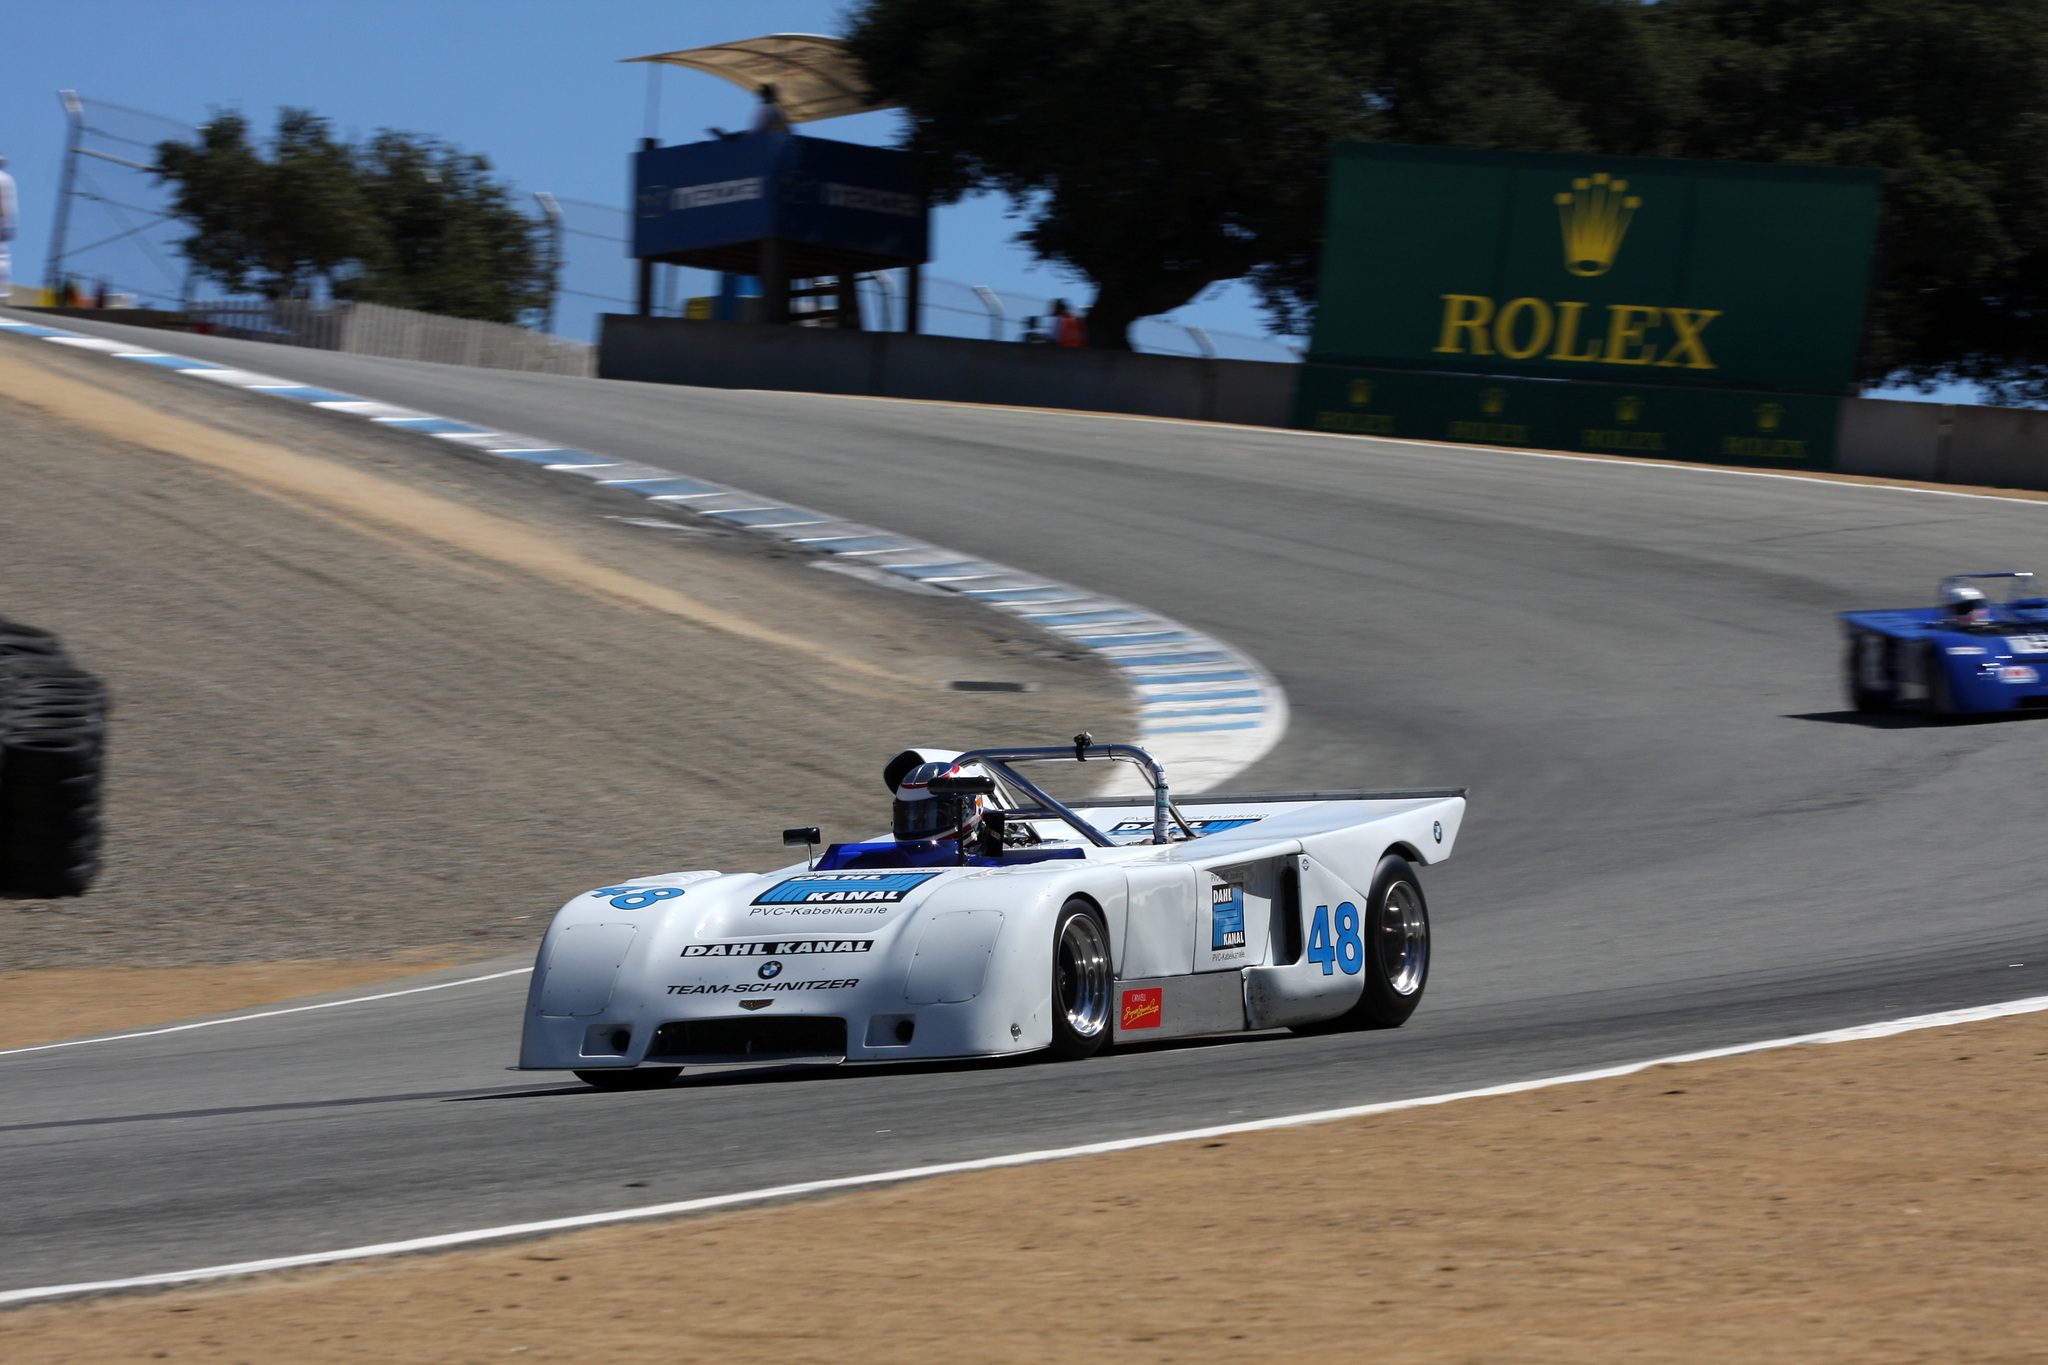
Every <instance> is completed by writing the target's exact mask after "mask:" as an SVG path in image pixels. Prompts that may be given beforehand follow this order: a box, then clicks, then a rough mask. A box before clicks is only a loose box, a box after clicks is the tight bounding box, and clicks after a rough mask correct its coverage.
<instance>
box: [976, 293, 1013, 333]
mask: <svg viewBox="0 0 2048 1365" xmlns="http://www.w3.org/2000/svg"><path fill="white" fill-rule="evenodd" d="M974 292H975V293H977V294H979V295H981V306H982V307H984V308H986V309H988V339H989V340H990V341H1001V340H1002V339H1003V322H1004V321H1005V320H1006V319H1007V317H1008V316H1009V315H1008V314H1007V313H1005V312H1004V311H1003V301H1002V300H1001V299H999V298H997V297H996V291H995V290H993V289H991V288H989V287H988V286H987V285H985V284H977V285H975V286H974Z"/></svg>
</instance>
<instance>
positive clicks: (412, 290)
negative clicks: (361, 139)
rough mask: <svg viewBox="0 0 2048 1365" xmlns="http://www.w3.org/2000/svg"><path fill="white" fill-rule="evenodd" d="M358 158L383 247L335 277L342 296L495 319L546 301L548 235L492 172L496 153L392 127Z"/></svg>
mask: <svg viewBox="0 0 2048 1365" xmlns="http://www.w3.org/2000/svg"><path fill="white" fill-rule="evenodd" d="M356 166H357V173H358V176H359V183H360V185H361V187H362V195H363V199H364V202H365V203H366V204H367V206H368V208H369V211H370V214H371V217H372V218H373V220H374V221H375V223H376V225H377V248H376V249H375V250H374V251H371V252H369V253H366V254H365V256H364V258H363V260H362V262H361V266H360V273H359V274H357V275H355V276H352V277H350V278H347V279H344V280H341V281H339V282H338V283H337V286H336V291H335V292H336V293H337V294H338V295H339V296H340V297H343V298H351V299H361V300H363V301H365V302H368V303H386V304H390V305H392V306H393V307H398V308H417V309H419V310H421V311H422V312H428V313H441V314H445V315H446V316H449V317H458V318H484V319H487V320H489V321H492V322H513V321H516V320H517V319H518V317H519V315H520V314H521V313H523V312H525V311H527V310H529V309H535V308H545V307H546V306H547V301H548V293H549V291H550V289H551V287H552V283H551V280H550V279H549V270H550V266H549V264H548V261H549V255H548V252H547V249H546V245H545V237H544V235H543V233H542V231H541V230H540V229H539V228H538V227H537V225H536V224H535V223H534V222H533V220H532V219H529V218H528V217H526V216H525V215H524V214H522V213H520V212H519V211H518V210H517V209H516V208H514V207H513V206H512V199H511V195H510V193H509V192H508V191H507V189H506V188H505V186H503V185H500V184H498V183H496V182H495V181H493V180H491V179H490V169H491V166H490V162H488V161H486V160H485V159H484V158H483V157H481V156H474V155H470V154H468V153H464V152H460V151H457V150H456V149H455V148H453V147H450V146H447V145H446V144H444V143H439V142H435V141H433V140H431V139H427V138H421V137H417V136H414V135H413V134H410V133H397V132H392V131H390V130H388V129H387V130H385V131H382V132H380V133H378V134H377V135H376V136H375V137H374V138H372V139H371V140H370V142H369V144H368V145H367V146H365V147H363V148H362V149H360V150H359V152H358V153H357V157H356Z"/></svg>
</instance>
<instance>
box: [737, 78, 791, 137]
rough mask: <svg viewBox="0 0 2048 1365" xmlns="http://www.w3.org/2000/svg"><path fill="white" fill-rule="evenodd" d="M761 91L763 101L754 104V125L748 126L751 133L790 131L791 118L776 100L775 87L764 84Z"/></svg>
mask: <svg viewBox="0 0 2048 1365" xmlns="http://www.w3.org/2000/svg"><path fill="white" fill-rule="evenodd" d="M759 93H760V96H761V102H760V103H759V104H758V105H756V106H754V122H753V126H752V127H750V128H748V129H747V131H748V132H750V133H786V132H788V131H789V119H788V117H787V116H786V115H784V114H783V112H782V106H781V105H779V104H777V103H776V102H775V87H774V86H772V85H764V86H762V87H761V89H760V91H759Z"/></svg>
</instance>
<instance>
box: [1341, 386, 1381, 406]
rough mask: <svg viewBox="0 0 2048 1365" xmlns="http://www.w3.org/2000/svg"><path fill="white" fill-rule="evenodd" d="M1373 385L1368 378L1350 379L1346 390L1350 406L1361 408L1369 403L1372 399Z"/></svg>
mask: <svg viewBox="0 0 2048 1365" xmlns="http://www.w3.org/2000/svg"><path fill="white" fill-rule="evenodd" d="M1374 387H1375V385H1374V384H1373V382H1372V381H1371V380H1370V379H1354V380H1352V381H1351V384H1350V387H1349V388H1348V389H1347V390H1346V392H1347V393H1348V394H1349V396H1350V398H1351V406H1353V407H1355V408H1362V407H1364V406H1365V405H1366V404H1367V403H1370V402H1371V401H1372V391H1373V389H1374Z"/></svg>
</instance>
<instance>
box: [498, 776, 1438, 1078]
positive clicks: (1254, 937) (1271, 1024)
mask: <svg viewBox="0 0 2048 1365" xmlns="http://www.w3.org/2000/svg"><path fill="white" fill-rule="evenodd" d="M1105 759H1106V760H1113V761H1122V762H1128V763H1132V764H1135V765H1137V766H1138V768H1139V769H1140V770H1142V772H1143V773H1144V775H1145V778H1146V781H1147V784H1148V785H1149V786H1150V787H1151V788H1152V797H1151V799H1150V800H1149V801H1143V800H1140V801H1137V802H1133V801H1131V800H1128V799H1106V800H1105V799H1097V800H1077V801H1068V802H1061V801H1058V800H1055V799H1054V798H1053V797H1052V796H1050V795H1048V794H1047V793H1046V792H1044V791H1043V790H1041V789H1040V788H1039V787H1038V786H1037V785H1036V784H1034V783H1032V782H1031V781H1029V780H1028V779H1026V778H1025V777H1024V776H1022V775H1021V774H1020V773H1019V772H1018V771H1017V769H1018V767H1020V766H1022V765H1025V764H1032V763H1044V762H1053V761H1064V762H1088V761H1091V760H1105ZM884 780H885V781H886V782H887V783H888V785H889V787H890V789H891V790H892V792H893V793H894V794H895V796H896V803H895V814H896V819H895V823H894V829H893V831H892V833H893V837H891V838H888V839H877V840H873V841H870V842H865V843H858V844H834V845H832V846H831V847H830V848H828V849H827V850H826V852H825V854H824V856H823V857H822V858H812V859H807V860H806V861H804V862H801V863H795V864H792V865H791V866H789V867H785V868H782V869H781V870H779V871H776V872H769V873H759V874H757V873H750V872H747V873H719V872H672V873H667V874H664V875H662V876H658V877H639V878H635V879H634V880H632V881H628V882H622V883H619V884H618V885H615V886H605V887H600V888H598V889H597V890H595V891H590V892H586V893H584V894H582V895H579V896H577V897H576V898H574V899H573V900H571V901H570V902H569V903H568V904H567V905H565V906H563V907H562V909H561V910H560V911H559V912H558V913H557V914H556V915H555V919H554V922H553V923H552V924H551V925H549V926H548V932H547V936H546V938H545V939H544V940H543V941H542V943H541V947H540V954H539V956H538V958H537V959H536V960H535V963H534V973H533V984H532V987H531V989H530V991H529V993H528V995H527V1001H526V1023H525V1036H524V1039H523V1042H522V1046H521V1049H520V1058H519V1065H520V1066H521V1068H523V1069H528V1070H568V1071H574V1072H575V1073H576V1074H577V1075H578V1076H579V1077H581V1078H582V1079H583V1080H585V1081H587V1082H589V1083H590V1084H592V1085H596V1086H601V1087H605V1088H614V1089H624V1088H638V1087H641V1086H651V1085H661V1084H665V1083H667V1082H668V1081H670V1080H672V1079H674V1077H675V1076H676V1075H677V1073H678V1072H679V1071H681V1070H682V1069H683V1068H684V1067H686V1066H687V1067H700V1066H701V1067H726V1066H735V1065H761V1064H764V1063H766V1064H774V1065H789V1064H793V1063H825V1064H839V1063H853V1062H901V1061H906V1060H925V1059H931V1058H939V1057H992V1056H998V1055H1002V1054H1006V1053H1017V1052H1030V1051H1034V1050H1041V1049H1043V1050H1049V1051H1050V1052H1051V1053H1052V1055H1053V1056H1055V1057H1058V1058H1079V1057H1087V1056H1089V1055H1091V1054H1093V1053H1095V1052H1097V1051H1099V1050H1101V1049H1102V1048H1103V1047H1104V1046H1105V1045H1106V1044H1109V1043H1112V1042H1145V1041H1150V1040H1153V1039H1160V1038H1179V1037H1186V1036H1188V1035H1191V1034H1205V1033H1207V1034H1214V1033H1233V1032H1241V1031H1244V1030H1248V1029H1268V1028H1276V1027H1288V1028H1293V1029H1296V1030H1300V1031H1305V1032H1306V1031H1320V1030H1327V1029H1342V1028H1393V1027H1397V1026H1398V1025H1400V1024H1401V1023H1403V1022H1404V1021H1406V1020H1407V1018H1408V1016H1409V1015H1410V1014H1412V1013H1413V1012H1414V1010H1415V1007H1416V1005H1417V1003H1418V1002H1420V1000H1421V998H1422V990H1423V986H1424V985H1425V984H1426V983H1427V981H1428V979H1429V955H1430V941H1429V911H1428V909H1427V905H1426V903H1425V901H1424V899H1423V895H1422V885H1421V883H1420V881H1418V879H1417V876H1416V868H1417V867H1418V866H1419V865H1422V864H1428V863H1436V862H1441V861H1442V860H1443V859H1445V858H1446V857H1448V856H1450V852H1451V846H1452V844H1453V843H1454V842H1455V841H1456V840H1457V837H1458V825H1459V821H1460V820H1461V818H1462V817H1463V815H1464V811H1465V799H1464V798H1465V791H1464V789H1463V788H1450V789H1442V790H1430V791H1389V792H1305V793H1293V794H1285V795H1269V796H1201V797H1196V798H1193V799H1191V800H1183V801H1180V802H1175V801H1174V800H1173V799H1172V798H1171V796H1170V795H1169V793H1168V790H1167V785H1166V776H1165V773H1164V772H1163V771H1162V770H1161V768H1160V766H1159V764H1158V763H1157V762H1156V761H1154V760H1153V758H1152V757H1151V755H1149V754H1147V753H1146V752H1145V751H1144V750H1142V749H1138V748H1135V747H1133V746H1131V745H1125V744H1095V743H1093V741H1092V740H1091V738H1090V737H1089V736H1087V735H1077V736H1076V737H1075V743H1074V746H1073V747H1072V748H1071V749H1069V748H1051V749H1039V748H1031V749H980V750H976V751H974V752H971V753H953V752H951V751H947V750H937V749H910V750H906V751H904V752H903V753H901V754H899V755H897V757H896V758H895V759H894V760H892V761H891V762H890V764H889V766H888V768H887V770H886V771H885V774H884ZM783 840H784V843H785V844H788V845H791V846H797V845H803V846H808V847H810V848H813V849H815V847H816V845H817V843H818V831H817V830H816V829H795V830H786V831H784V835H783Z"/></svg>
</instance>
